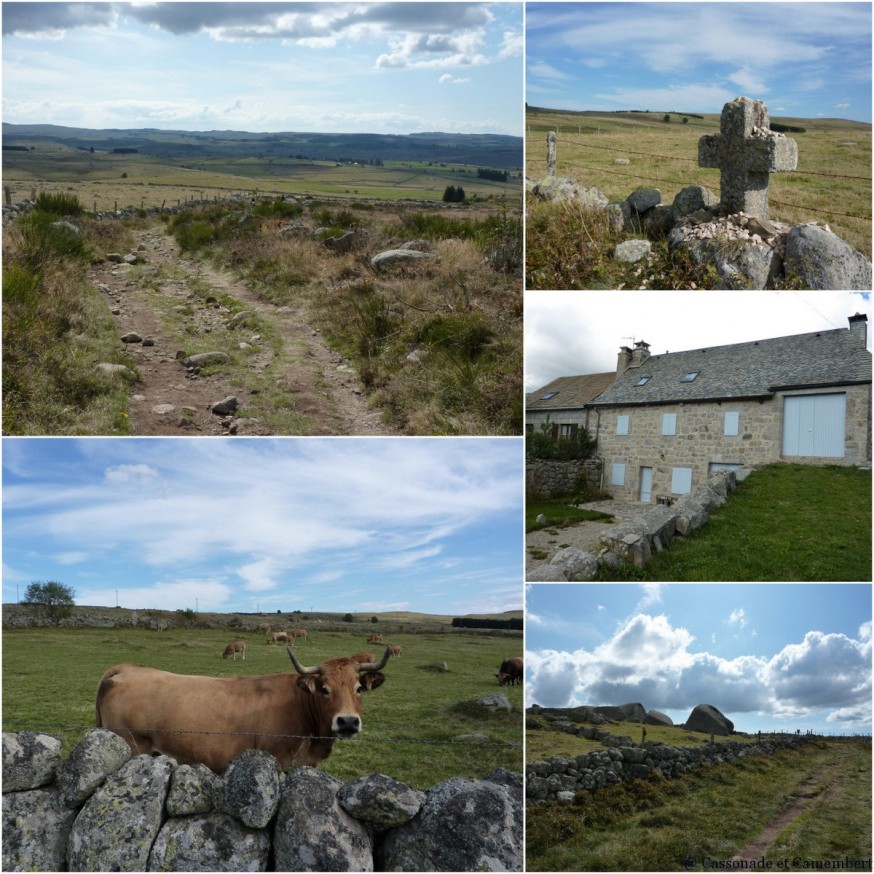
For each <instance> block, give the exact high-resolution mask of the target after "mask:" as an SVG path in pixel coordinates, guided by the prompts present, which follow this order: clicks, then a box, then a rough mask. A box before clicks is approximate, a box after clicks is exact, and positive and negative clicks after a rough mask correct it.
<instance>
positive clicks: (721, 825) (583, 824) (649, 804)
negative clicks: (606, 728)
mask: <svg viewBox="0 0 874 874" xmlns="http://www.w3.org/2000/svg"><path fill="white" fill-rule="evenodd" d="M802 784H804V785H803V788H802ZM799 791H803V792H804V797H805V800H806V802H807V807H806V810H805V811H804V812H803V813H801V815H800V816H798V817H797V818H794V819H793V820H792V821H791V822H789V823H787V824H786V825H785V827H783V828H782V829H778V830H777V833H776V835H775V837H774V840H773V843H772V844H771V845H770V847H769V848H768V849H767V850H766V851H765V852H764V855H763V860H760V859H759V858H758V857H757V859H756V861H757V865H756V866H755V869H756V870H775V871H776V870H784V871H786V870H793V871H798V870H810V869H819V870H826V869H834V868H836V867H841V868H845V867H846V866H845V865H836V864H835V863H836V861H840V862H841V863H843V862H844V861H845V859H846V858H849V859H850V860H853V861H855V862H857V863H859V864H858V867H856V868H855V870H868V871H870V870H871V861H870V860H871V740H870V738H860V739H859V740H858V741H856V740H850V741H847V740H836V739H834V740H832V739H823V740H820V741H817V742H815V743H812V744H808V745H807V746H804V747H801V748H799V749H794V750H782V751H780V752H778V753H776V754H772V755H765V756H754V757H751V758H748V759H743V760H740V761H738V762H734V763H732V764H726V765H717V766H715V767H705V768H699V769H696V770H695V771H692V772H691V773H689V774H685V775H684V776H682V777H679V778H674V779H671V780H647V781H644V780H633V781H627V782H622V783H619V784H616V785H615V786H612V787H609V788H606V789H602V790H599V791H596V792H588V791H581V792H578V793H577V796H576V799H575V802H574V803H573V804H571V805H559V804H555V803H550V804H543V805H533V806H529V807H528V809H527V816H526V869H527V870H528V871H683V870H688V871H704V870H717V869H722V870H725V869H733V868H737V869H739V868H740V867H742V866H741V865H739V864H735V865H731V864H729V859H731V857H732V855H733V854H734V853H736V852H737V851H738V850H740V849H742V848H744V847H745V846H746V845H748V844H749V843H750V842H752V841H753V840H755V839H757V838H758V837H759V836H760V835H761V833H762V831H763V830H764V829H765V827H766V826H767V825H768V824H769V823H772V822H773V820H774V818H775V817H776V816H777V814H779V813H780V812H781V811H782V810H784V809H785V808H786V807H787V806H788V805H789V804H790V803H791V802H792V801H793V800H795V799H796V797H797V796H798V793H799ZM720 863H721V864H720ZM745 867H746V868H752V867H753V866H752V865H751V864H747V865H746V866H745ZM848 870H852V869H848Z"/></svg>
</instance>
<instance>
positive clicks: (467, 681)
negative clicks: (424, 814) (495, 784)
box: [2, 623, 523, 789]
mask: <svg viewBox="0 0 874 874" xmlns="http://www.w3.org/2000/svg"><path fill="white" fill-rule="evenodd" d="M373 630H374V629H373V628H372V627H370V626H368V625H365V624H364V623H362V624H361V625H360V626H359V627H357V628H356V629H355V630H354V631H351V630H350V631H311V632H310V640H309V642H308V643H298V644H297V646H296V647H295V654H296V655H297V657H298V659H299V660H300V661H301V662H302V663H303V664H318V663H319V662H321V661H324V660H326V659H329V658H335V657H338V656H345V655H352V654H354V653H357V652H361V651H369V652H373V653H374V655H376V656H377V658H379V657H381V654H382V652H383V651H384V650H383V649H382V647H381V646H379V645H378V644H377V645H373V644H368V643H367V635H368V634H369V633H370V632H371V631H373ZM237 638H242V639H245V640H246V641H247V643H248V653H247V656H246V660H245V661H242V660H239V659H238V660H237V661H232V660H225V659H222V652H223V650H224V647H225V646H226V644H227V643H229V642H230V641H231V640H235V639H237ZM386 639H387V640H388V641H390V642H391V643H393V644H399V645H400V646H401V647H403V654H402V655H401V657H400V658H392V659H391V660H390V661H389V663H388V665H387V666H386V667H385V669H384V671H383V673H384V674H385V676H386V681H385V683H384V684H383V685H382V687H380V688H379V689H376V690H374V691H373V692H371V693H367V695H366V696H365V701H364V706H363V708H362V720H363V723H364V730H363V732H362V734H361V736H360V737H359V738H358V739H355V740H351V741H338V742H337V743H336V744H335V746H334V751H333V753H332V755H331V756H330V757H329V758H328V759H327V760H326V761H325V762H324V765H323V767H324V769H325V770H326V771H329V772H330V773H331V774H334V775H335V776H336V777H338V778H339V779H348V778H350V777H354V776H358V775H365V774H376V773H382V774H387V775H389V776H391V777H394V778H395V779H397V780H401V781H403V782H405V783H407V784H409V785H411V786H414V787H416V788H418V789H427V788H429V787H431V786H433V785H435V784H436V783H438V782H440V781H442V780H445V779H448V778H449V777H452V776H463V777H469V778H479V777H482V776H484V775H485V774H487V773H488V772H489V771H491V770H493V769H494V768H498V767H503V768H508V769H510V770H512V771H516V772H521V770H522V719H523V716H522V713H523V689H522V687H521V686H505V687H503V689H499V687H498V681H497V679H496V678H495V674H496V673H497V670H498V666H499V665H500V663H501V661H502V660H503V659H505V658H509V657H512V656H516V655H520V654H521V653H522V641H521V638H519V637H504V636H488V635H478V634H468V633H447V632H438V631H434V632H427V631H425V632H423V633H418V634H414V633H410V632H407V633H398V634H392V635H390V637H387V638H386ZM443 661H445V662H446V663H447V664H448V666H449V670H448V672H446V673H442V672H440V671H437V670H435V669H434V665H435V664H436V663H437V662H443ZM121 662H134V663H137V664H142V665H148V666H150V667H154V668H161V669H163V670H168V671H175V672H177V673H186V674H204V675H208V676H214V677H225V676H237V675H239V676H253V675H260V674H270V673H277V672H285V671H292V670H293V668H292V665H291V662H290V660H289V658H288V654H287V653H286V649H285V647H284V646H283V645H279V646H268V645H267V644H266V643H265V637H264V635H261V634H257V635H256V634H254V633H253V632H239V631H236V630H232V629H226V630H217V629H198V628H190V629H188V628H171V629H168V630H167V631H164V632H157V631H149V630H146V629H142V628H131V627H119V628H101V629H97V628H87V629H68V628H27V629H7V630H4V633H3V665H2V677H3V730H4V731H23V730H41V731H46V732H48V733H50V734H55V735H58V736H60V737H61V738H62V739H63V740H64V750H65V753H68V752H69V750H70V749H71V748H72V746H73V745H75V743H77V742H78V741H79V740H80V739H81V738H82V736H83V735H84V733H85V731H86V730H87V729H88V728H89V727H90V726H93V725H94V716H95V711H94V702H95V695H96V691H97V684H98V682H99V681H100V678H101V676H102V675H103V673H104V671H105V670H106V669H107V668H108V667H110V666H111V665H114V664H118V663H121ZM498 691H501V692H503V694H505V695H506V696H507V698H508V699H509V700H510V701H511V703H512V704H513V708H514V709H513V711H512V712H511V713H504V712H501V713H497V714H496V713H490V712H488V711H487V710H485V709H484V708H483V707H481V706H479V705H478V704H477V703H476V702H477V700H478V699H479V698H481V697H483V696H484V695H488V694H490V693H494V692H498ZM217 730H221V725H220V723H219V724H217Z"/></svg>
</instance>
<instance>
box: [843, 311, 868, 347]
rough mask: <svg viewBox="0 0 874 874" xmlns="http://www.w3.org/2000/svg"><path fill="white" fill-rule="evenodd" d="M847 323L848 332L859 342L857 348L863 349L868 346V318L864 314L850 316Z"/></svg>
mask: <svg viewBox="0 0 874 874" xmlns="http://www.w3.org/2000/svg"><path fill="white" fill-rule="evenodd" d="M847 321H848V322H849V323H850V331H852V333H853V335H854V336H855V337H856V339H857V340H858V341H859V346H860V347H861V348H862V349H864V348H865V347H866V346H867V345H868V325H867V322H868V316H866V315H865V314H864V313H856V315H854V316H850V317H849V319H847Z"/></svg>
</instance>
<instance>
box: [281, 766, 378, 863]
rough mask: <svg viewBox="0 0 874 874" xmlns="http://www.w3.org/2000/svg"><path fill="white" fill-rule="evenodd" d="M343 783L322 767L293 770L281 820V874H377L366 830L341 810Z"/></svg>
mask: <svg viewBox="0 0 874 874" xmlns="http://www.w3.org/2000/svg"><path fill="white" fill-rule="evenodd" d="M342 785H343V784H342V783H341V782H340V781H339V780H337V779H335V778H334V777H332V776H331V775H330V774H326V773H325V772H324V771H320V770H319V769H318V768H310V767H303V768H297V769H296V770H294V771H292V772H291V773H290V774H289V775H288V776H287V777H286V781H285V784H284V785H283V788H282V800H281V802H280V804H279V812H278V813H277V816H276V827H275V830H274V845H273V848H274V854H275V857H276V870H277V871H372V870H373V845H372V842H371V838H370V835H369V834H368V832H367V829H366V827H365V826H364V825H363V824H362V823H360V822H358V821H357V820H355V819H353V818H352V817H351V816H349V814H348V813H346V811H345V810H343V809H342V808H341V807H340V803H339V800H338V793H339V791H340V789H341V788H342Z"/></svg>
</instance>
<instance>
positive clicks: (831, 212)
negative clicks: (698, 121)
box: [561, 137, 872, 224]
mask: <svg viewBox="0 0 874 874" xmlns="http://www.w3.org/2000/svg"><path fill="white" fill-rule="evenodd" d="M561 142H562V144H567V145H569V146H578V147H580V148H583V149H592V150H596V151H603V152H608V153H609V154H612V155H616V156H617V157H619V156H623V155H636V156H638V157H645V158H655V159H657V160H660V161H675V162H679V163H684V164H694V165H696V166H697V165H698V161H697V159H696V158H682V157H679V156H676V155H656V154H652V153H651V152H641V151H635V150H633V149H625V148H623V149H621V150H619V149H616V148H615V147H612V146H599V145H595V144H594V143H590V142H581V141H579V140H574V139H571V138H564V137H563V138H562V140H561ZM568 163H570V164H571V166H573V167H574V168H577V167H579V168H580V169H581V170H589V171H592V172H596V173H607V174H610V175H611V176H625V177H628V178H629V179H637V180H643V181H646V182H657V183H661V184H663V185H676V186H680V187H683V186H685V185H687V184H689V183H688V180H679V179H665V178H658V177H653V176H652V175H651V174H647V175H645V176H644V175H641V174H640V173H629V172H627V171H622V170H612V169H611V170H608V169H606V168H604V167H592V166H591V165H586V164H580V163H578V162H576V161H573V162H568ZM795 172H797V173H799V174H801V175H804V176H818V177H823V178H826V179H852V180H856V181H862V182H867V183H868V184H869V185H870V184H871V181H872V180H871V177H870V176H850V175H846V174H841V173H815V172H813V171H809V170H802V169H798V170H796V171H795ZM770 203H772V204H774V205H775V206H782V207H785V208H788V209H797V210H801V211H803V212H814V213H818V214H820V215H827V216H833V217H839V218H849V219H857V220H859V221H864V222H868V223H869V224H870V223H871V216H870V215H858V214H854V213H844V212H836V211H835V210H831V209H817V208H816V207H812V206H806V205H804V206H802V205H801V204H797V203H787V202H785V201H782V200H774V199H773V198H770Z"/></svg>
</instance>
